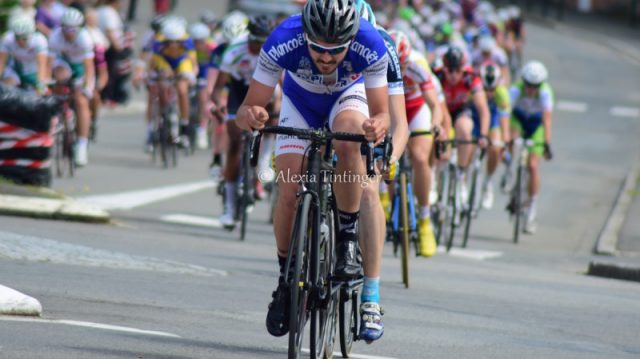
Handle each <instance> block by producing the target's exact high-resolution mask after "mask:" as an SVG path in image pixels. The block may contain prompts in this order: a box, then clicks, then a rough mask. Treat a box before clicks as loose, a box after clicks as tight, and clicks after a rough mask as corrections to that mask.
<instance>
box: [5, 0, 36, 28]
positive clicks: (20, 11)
mask: <svg viewBox="0 0 640 359" xmlns="http://www.w3.org/2000/svg"><path fill="white" fill-rule="evenodd" d="M35 3H36V0H20V4H19V5H16V6H14V7H13V8H12V9H11V11H10V12H9V22H8V23H9V24H10V23H11V22H12V21H13V19H17V18H20V17H29V18H31V19H35V18H36V8H35V6H34V4H35Z"/></svg>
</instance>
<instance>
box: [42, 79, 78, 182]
mask: <svg viewBox="0 0 640 359" xmlns="http://www.w3.org/2000/svg"><path fill="white" fill-rule="evenodd" d="M47 85H48V86H49V88H50V89H51V91H52V93H53V94H54V96H58V97H59V98H60V99H61V100H62V108H61V111H60V113H59V114H58V115H57V116H55V117H54V118H53V126H52V128H53V137H54V145H53V151H54V153H53V157H54V163H55V167H56V175H57V176H58V177H63V176H65V175H68V176H69V177H73V175H74V173H75V170H76V164H75V160H74V158H75V149H74V145H75V143H76V138H77V134H76V113H75V111H74V108H75V106H74V100H73V82H72V80H64V81H50V82H49V83H47Z"/></svg>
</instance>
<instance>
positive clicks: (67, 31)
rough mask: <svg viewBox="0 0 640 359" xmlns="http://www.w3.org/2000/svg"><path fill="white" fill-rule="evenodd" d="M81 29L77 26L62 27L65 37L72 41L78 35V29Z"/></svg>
mask: <svg viewBox="0 0 640 359" xmlns="http://www.w3.org/2000/svg"><path fill="white" fill-rule="evenodd" d="M79 30H80V29H79V28H77V27H66V26H63V27H62V35H63V36H64V39H65V40H67V41H69V42H71V41H74V40H75V39H76V36H77V35H78V31H79Z"/></svg>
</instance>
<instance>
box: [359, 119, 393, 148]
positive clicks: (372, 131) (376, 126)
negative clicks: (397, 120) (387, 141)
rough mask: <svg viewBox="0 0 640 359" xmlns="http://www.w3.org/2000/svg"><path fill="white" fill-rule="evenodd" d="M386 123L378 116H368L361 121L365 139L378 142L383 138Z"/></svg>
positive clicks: (386, 127)
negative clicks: (368, 117)
mask: <svg viewBox="0 0 640 359" xmlns="http://www.w3.org/2000/svg"><path fill="white" fill-rule="evenodd" d="M388 127H389V126H388V124H385V123H384V121H382V120H380V119H378V118H375V117H374V118H370V119H368V120H366V121H364V123H362V129H363V130H364V136H365V137H366V138H367V141H373V142H375V144H376V145H377V144H379V143H380V142H382V141H383V140H384V136H385V135H386V134H387V130H388V129H389V128H388Z"/></svg>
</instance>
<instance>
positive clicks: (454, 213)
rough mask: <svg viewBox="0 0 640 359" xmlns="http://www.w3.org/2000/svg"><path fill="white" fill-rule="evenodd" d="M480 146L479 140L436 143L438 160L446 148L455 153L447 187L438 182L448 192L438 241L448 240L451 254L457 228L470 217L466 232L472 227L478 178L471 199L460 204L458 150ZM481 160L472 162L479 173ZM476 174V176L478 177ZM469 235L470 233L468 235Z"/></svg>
mask: <svg viewBox="0 0 640 359" xmlns="http://www.w3.org/2000/svg"><path fill="white" fill-rule="evenodd" d="M476 144H478V140H471V141H468V140H457V139H453V140H444V141H437V142H436V158H437V159H440V154H441V153H443V152H444V151H445V150H446V146H448V145H450V146H452V148H453V152H452V154H451V158H450V159H449V164H448V166H447V171H448V173H447V175H446V177H447V179H446V185H445V184H443V183H441V182H442V181H438V182H439V183H438V186H446V187H443V189H446V192H443V193H442V194H445V196H446V201H445V203H446V204H445V205H444V206H443V208H439V209H438V210H439V214H438V215H439V218H438V222H436V223H437V226H436V227H437V230H436V233H437V235H438V237H437V238H438V239H442V238H445V239H446V250H447V252H449V251H450V250H451V247H452V246H453V240H454V237H455V230H456V228H457V227H459V226H460V222H461V221H462V220H463V219H465V218H466V217H468V219H467V224H466V225H465V231H466V226H467V225H469V226H470V221H471V218H472V215H471V212H472V211H471V209H472V208H473V207H474V203H475V192H476V191H475V186H476V185H477V176H473V177H475V178H474V179H473V180H472V182H473V183H472V184H473V187H474V188H472V192H473V193H471V195H470V196H469V197H470V198H468V199H467V200H468V201H467V203H464V204H463V203H458V181H459V179H458V173H457V162H458V160H457V157H458V156H457V151H456V148H457V147H458V146H461V145H476ZM483 152H484V150H481V156H482V157H484V155H483V154H482V153H483ZM481 161H482V160H481V159H478V158H477V157H476V159H475V160H474V161H473V162H472V163H476V164H477V167H476V168H477V169H478V172H479V170H480V164H481ZM478 172H476V173H475V174H476V175H477V173H478ZM471 197H474V198H473V199H471ZM445 232H446V235H445V236H443V234H444V233H445ZM466 235H468V232H467V234H466ZM463 245H465V246H466V242H463Z"/></svg>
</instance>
